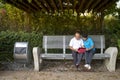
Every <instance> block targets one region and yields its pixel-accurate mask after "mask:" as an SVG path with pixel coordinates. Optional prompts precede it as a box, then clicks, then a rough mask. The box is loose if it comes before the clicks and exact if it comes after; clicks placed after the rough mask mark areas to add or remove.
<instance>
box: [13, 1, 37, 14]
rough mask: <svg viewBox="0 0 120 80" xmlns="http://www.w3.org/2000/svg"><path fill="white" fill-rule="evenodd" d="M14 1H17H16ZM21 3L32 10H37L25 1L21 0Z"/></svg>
mask: <svg viewBox="0 0 120 80" xmlns="http://www.w3.org/2000/svg"><path fill="white" fill-rule="evenodd" d="M17 1H19V0H17ZM14 2H15V1H14ZM19 3H21V4H22V5H24V6H26V7H28V9H30V10H32V11H33V12H35V11H36V10H35V9H33V8H32V7H31V6H30V5H28V4H26V3H25V2H24V1H19Z"/></svg>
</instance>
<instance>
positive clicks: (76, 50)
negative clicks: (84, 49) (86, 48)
mask: <svg viewBox="0 0 120 80" xmlns="http://www.w3.org/2000/svg"><path fill="white" fill-rule="evenodd" d="M69 48H70V49H71V50H72V51H75V52H78V49H74V48H73V47H71V46H70V47H69Z"/></svg>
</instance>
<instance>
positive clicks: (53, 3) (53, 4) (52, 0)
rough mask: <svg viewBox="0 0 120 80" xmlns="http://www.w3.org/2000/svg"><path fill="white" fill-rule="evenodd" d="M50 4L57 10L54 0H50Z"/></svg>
mask: <svg viewBox="0 0 120 80" xmlns="http://www.w3.org/2000/svg"><path fill="white" fill-rule="evenodd" d="M51 4H52V6H53V7H54V9H55V11H57V6H56V4H55V1H54V0H51Z"/></svg>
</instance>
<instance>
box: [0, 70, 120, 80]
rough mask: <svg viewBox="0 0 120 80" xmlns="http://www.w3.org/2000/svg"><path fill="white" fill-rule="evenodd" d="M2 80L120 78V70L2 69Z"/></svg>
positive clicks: (0, 79) (99, 79)
mask: <svg viewBox="0 0 120 80" xmlns="http://www.w3.org/2000/svg"><path fill="white" fill-rule="evenodd" d="M0 80H120V72H112V73H110V72H33V71H0Z"/></svg>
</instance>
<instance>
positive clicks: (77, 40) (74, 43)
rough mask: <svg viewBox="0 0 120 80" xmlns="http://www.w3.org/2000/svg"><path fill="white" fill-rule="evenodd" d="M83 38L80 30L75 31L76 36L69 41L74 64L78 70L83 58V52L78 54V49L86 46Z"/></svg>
mask: <svg viewBox="0 0 120 80" xmlns="http://www.w3.org/2000/svg"><path fill="white" fill-rule="evenodd" d="M83 45H84V44H83V40H82V38H81V35H80V31H76V32H75V37H74V38H72V39H71V41H70V43H69V47H70V49H71V50H72V56H73V60H74V64H75V66H76V68H77V70H78V67H79V64H80V61H81V59H82V56H83V54H78V49H79V48H82V47H84V46H83Z"/></svg>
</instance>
